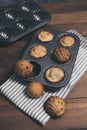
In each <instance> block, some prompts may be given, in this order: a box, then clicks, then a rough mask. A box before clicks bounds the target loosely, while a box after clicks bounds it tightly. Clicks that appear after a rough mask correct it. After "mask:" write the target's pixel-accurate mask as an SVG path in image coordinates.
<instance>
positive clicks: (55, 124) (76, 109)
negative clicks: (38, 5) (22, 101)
mask: <svg viewBox="0 0 87 130" xmlns="http://www.w3.org/2000/svg"><path fill="white" fill-rule="evenodd" d="M42 6H43V7H44V8H46V9H47V10H48V11H49V12H50V13H51V14H52V19H51V21H50V22H49V23H48V24H47V25H46V26H47V27H48V28H50V27H51V28H54V29H58V30H62V31H66V30H68V29H76V30H77V31H79V32H80V33H81V34H82V35H83V36H84V37H87V1H86V0H83V1H82V0H81V1H80V0H79V1H76V0H75V1H73V2H58V3H48V4H43V5H42ZM31 37H32V35H27V36H26V37H24V38H22V39H20V40H19V41H17V42H16V43H14V44H12V45H10V46H8V47H5V48H0V84H1V83H2V82H4V81H5V80H6V79H7V78H8V77H9V76H10V74H11V73H12V72H13V67H14V64H15V62H16V61H17V60H18V59H19V58H20V57H21V55H22V54H23V52H24V50H25V48H26V47H27V41H28V39H30V38H31ZM66 102H67V107H68V108H67V112H66V113H65V115H64V116H62V117H61V118H59V119H57V120H52V119H51V120H50V121H49V122H48V123H47V125H46V126H45V127H41V126H39V125H38V124H37V123H35V122H34V121H33V120H32V119H30V118H29V117H27V116H26V115H25V114H24V113H22V112H21V111H20V110H18V109H17V108H16V107H15V106H14V105H12V104H11V103H10V102H9V101H7V100H6V99H5V98H4V97H3V96H2V95H0V130H62V129H66V130H74V129H75V130H77V129H78V130H83V129H84V130H85V129H87V73H85V74H84V75H83V77H82V78H81V79H80V81H79V82H78V83H77V84H76V86H75V87H74V89H73V90H72V92H71V93H70V94H69V96H68V97H67V99H66Z"/></svg>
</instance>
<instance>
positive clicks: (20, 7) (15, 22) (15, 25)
mask: <svg viewBox="0 0 87 130" xmlns="http://www.w3.org/2000/svg"><path fill="white" fill-rule="evenodd" d="M50 19H51V15H50V13H49V12H48V11H46V10H45V9H44V8H42V7H41V6H40V5H39V4H37V3H36V2H34V1H27V0H25V1H24V2H21V1H20V2H18V4H17V5H13V6H10V7H9V8H8V9H5V10H4V11H1V12H0V20H1V21H0V31H1V28H3V27H4V29H5V28H6V27H9V29H10V28H11V29H12V30H13V32H12V33H11V34H10V33H9V31H8V32H7V30H6V32H7V33H9V38H8V36H5V35H4V36H5V38H6V40H5V38H4V36H1V37H0V41H1V42H0V45H1V46H4V45H7V44H10V43H12V42H15V41H16V40H18V39H20V38H22V37H23V36H25V35H27V34H28V33H31V32H32V31H34V30H36V29H38V28H40V27H41V26H43V25H45V24H46V23H48V22H49V20H50ZM1 35H2V34H1ZM12 35H13V37H12ZM2 38H3V42H2Z"/></svg>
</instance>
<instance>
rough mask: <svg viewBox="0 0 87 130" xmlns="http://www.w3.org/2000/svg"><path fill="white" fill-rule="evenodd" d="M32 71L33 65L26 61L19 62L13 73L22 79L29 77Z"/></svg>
mask: <svg viewBox="0 0 87 130" xmlns="http://www.w3.org/2000/svg"><path fill="white" fill-rule="evenodd" d="M32 71H33V65H32V64H31V63H30V62H29V61H27V60H24V59H22V60H19V61H17V62H16V65H15V73H16V74H17V75H18V76H19V77H22V78H25V77H27V76H29V75H30V74H31V73H32Z"/></svg>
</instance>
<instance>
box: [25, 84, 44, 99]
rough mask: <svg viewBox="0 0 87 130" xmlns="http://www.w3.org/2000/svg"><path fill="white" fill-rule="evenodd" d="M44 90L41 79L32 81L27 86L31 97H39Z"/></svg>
mask: <svg viewBox="0 0 87 130" xmlns="http://www.w3.org/2000/svg"><path fill="white" fill-rule="evenodd" d="M43 92H44V87H43V85H42V83H40V82H39V81H34V82H32V83H30V84H29V85H28V87H27V94H28V95H29V97H31V98H39V97H40V96H41V95H42V94H43Z"/></svg>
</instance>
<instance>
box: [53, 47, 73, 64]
mask: <svg viewBox="0 0 87 130" xmlns="http://www.w3.org/2000/svg"><path fill="white" fill-rule="evenodd" d="M53 58H54V59H55V60H56V61H58V62H60V63H65V62H68V61H69V60H70V59H71V53H70V51H69V50H68V49H67V48H63V47H60V48H55V49H54V50H53Z"/></svg>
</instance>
